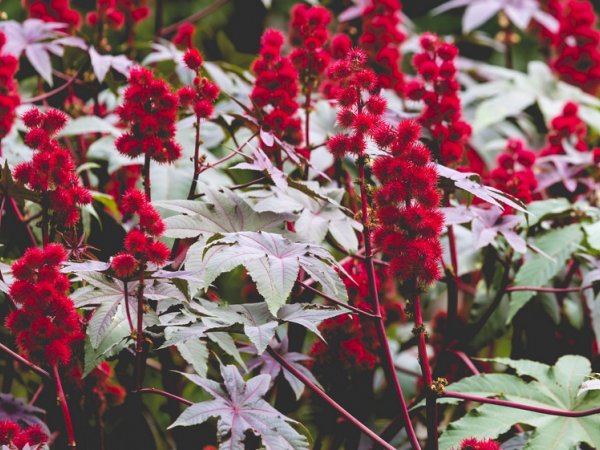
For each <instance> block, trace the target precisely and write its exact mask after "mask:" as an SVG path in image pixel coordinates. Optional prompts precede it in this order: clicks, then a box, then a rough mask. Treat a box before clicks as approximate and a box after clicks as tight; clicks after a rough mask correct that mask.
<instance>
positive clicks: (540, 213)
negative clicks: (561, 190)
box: [527, 198, 573, 226]
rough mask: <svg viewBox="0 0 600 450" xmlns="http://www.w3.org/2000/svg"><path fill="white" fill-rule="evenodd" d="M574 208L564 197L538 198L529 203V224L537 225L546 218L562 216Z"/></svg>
mask: <svg viewBox="0 0 600 450" xmlns="http://www.w3.org/2000/svg"><path fill="white" fill-rule="evenodd" d="M572 208H573V205H572V204H571V203H569V201H568V200H567V199H564V198H549V199H546V200H538V201H535V202H531V203H529V204H528V205H527V211H528V212H529V216H528V220H529V225H530V226H531V225H535V224H537V223H539V222H541V221H542V220H544V219H547V218H550V217H556V216H560V215H562V214H564V213H566V212H568V211H570V210H571V209H572Z"/></svg>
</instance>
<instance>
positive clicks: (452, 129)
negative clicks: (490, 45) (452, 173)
mask: <svg viewBox="0 0 600 450" xmlns="http://www.w3.org/2000/svg"><path fill="white" fill-rule="evenodd" d="M419 43H420V45H421V52H419V53H416V54H415V55H414V57H413V60H412V63H413V66H414V67H415V70H416V71H417V74H418V76H417V77H416V78H415V79H414V80H411V81H409V82H408V83H406V89H405V93H406V96H407V97H408V98H410V99H411V100H415V101H423V102H424V104H425V108H424V109H423V112H422V113H421V115H420V117H419V123H420V124H421V125H422V126H423V127H424V128H427V129H428V130H429V131H430V132H431V134H432V135H433V137H434V140H435V141H436V144H437V145H436V148H438V149H439V153H438V154H436V155H435V156H436V159H437V160H439V161H440V162H441V163H442V164H446V165H456V164H457V163H459V162H460V161H461V160H462V159H463V156H464V154H465V153H466V152H465V150H466V148H467V146H468V141H469V139H470V137H471V127H470V126H468V124H466V122H465V121H464V120H463V118H462V108H461V104H460V99H459V96H458V92H459V89H460V86H459V84H458V82H457V81H456V66H455V59H456V58H457V56H458V50H457V49H456V47H455V46H454V45H452V44H449V43H446V42H442V41H440V39H439V37H438V36H436V35H435V34H433V33H425V34H423V35H422V36H421V38H420V39H419Z"/></svg>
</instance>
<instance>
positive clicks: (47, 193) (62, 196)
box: [13, 108, 92, 227]
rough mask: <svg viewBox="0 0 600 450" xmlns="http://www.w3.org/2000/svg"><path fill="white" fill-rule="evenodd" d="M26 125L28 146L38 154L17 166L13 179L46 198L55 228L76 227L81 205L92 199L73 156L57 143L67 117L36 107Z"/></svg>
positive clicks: (24, 119) (28, 112)
mask: <svg viewBox="0 0 600 450" xmlns="http://www.w3.org/2000/svg"><path fill="white" fill-rule="evenodd" d="M23 123H24V124H25V126H26V127H28V128H29V131H28V132H27V134H26V135H25V143H26V144H27V145H28V146H29V147H31V148H33V149H35V150H36V152H35V153H34V154H33V158H32V160H31V161H30V162H26V163H21V164H19V165H17V167H15V170H14V172H13V176H14V177H15V179H16V180H17V181H19V182H21V183H23V184H26V185H29V187H30V188H31V189H32V190H34V191H37V192H40V193H41V194H42V196H43V197H46V198H47V201H48V206H49V208H50V209H51V210H52V211H53V212H54V216H53V221H54V224H55V225H59V226H63V227H71V226H74V225H76V224H77V222H78V221H79V208H78V205H85V204H88V203H90V202H91V201H92V196H91V194H90V192H89V191H88V190H87V189H86V188H85V187H83V186H82V185H81V183H80V180H79V177H78V176H77V172H76V171H75V163H74V162H73V158H72V156H71V153H69V151H67V150H65V149H63V148H61V147H60V145H59V143H58V141H57V140H56V134H57V133H58V132H59V131H60V130H61V129H62V128H63V127H64V126H65V125H66V123H67V116H66V115H65V114H64V113H62V112H60V111H58V110H56V109H49V110H48V111H46V112H40V111H39V110H38V109H36V108H33V109H30V110H29V111H27V112H26V113H25V114H24V115H23Z"/></svg>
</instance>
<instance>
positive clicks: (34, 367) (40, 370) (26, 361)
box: [0, 343, 50, 378]
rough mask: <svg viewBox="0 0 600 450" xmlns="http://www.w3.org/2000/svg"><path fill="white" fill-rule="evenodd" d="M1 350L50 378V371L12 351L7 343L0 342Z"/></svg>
mask: <svg viewBox="0 0 600 450" xmlns="http://www.w3.org/2000/svg"><path fill="white" fill-rule="evenodd" d="M0 350H2V351H3V352H4V353H6V354H8V355H10V356H11V357H12V358H13V359H15V360H17V361H19V362H20V363H21V364H24V365H26V366H27V367H29V368H30V369H31V370H33V371H34V372H35V373H37V374H38V375H41V376H43V377H46V378H50V373H48V371H46V370H44V369H42V368H41V367H39V366H36V365H35V364H34V363H32V362H31V361H29V360H28V359H25V358H23V357H22V356H21V355H19V354H18V353H16V352H14V351H12V350H11V349H10V348H8V347H7V346H6V345H4V344H2V343H0Z"/></svg>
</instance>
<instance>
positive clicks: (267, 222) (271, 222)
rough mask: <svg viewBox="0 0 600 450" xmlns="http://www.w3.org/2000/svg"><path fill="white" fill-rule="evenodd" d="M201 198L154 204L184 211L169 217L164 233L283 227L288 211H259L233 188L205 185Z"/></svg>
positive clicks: (203, 233) (177, 234)
mask: <svg viewBox="0 0 600 450" xmlns="http://www.w3.org/2000/svg"><path fill="white" fill-rule="evenodd" d="M204 193H205V196H204V198H203V199H202V200H197V201H195V200H170V201H161V202H155V203H154V205H155V206H158V207H161V208H164V209H168V210H171V211H175V212H178V213H181V214H178V215H175V216H171V217H167V218H166V219H165V224H166V226H167V231H166V232H165V236H167V237H172V238H194V237H202V238H204V240H206V239H207V238H208V237H210V236H212V235H214V234H217V233H218V234H224V233H234V232H238V231H258V230H265V231H268V230H276V229H280V228H281V227H282V223H283V221H284V220H286V218H289V217H288V216H287V215H285V214H276V213H272V212H258V211H256V210H255V209H253V208H252V206H251V205H250V204H249V203H248V202H246V200H244V199H243V198H242V197H240V196H239V195H238V194H237V193H235V192H234V191H230V190H228V189H223V190H222V191H219V190H217V189H211V188H206V189H205V191H204Z"/></svg>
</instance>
